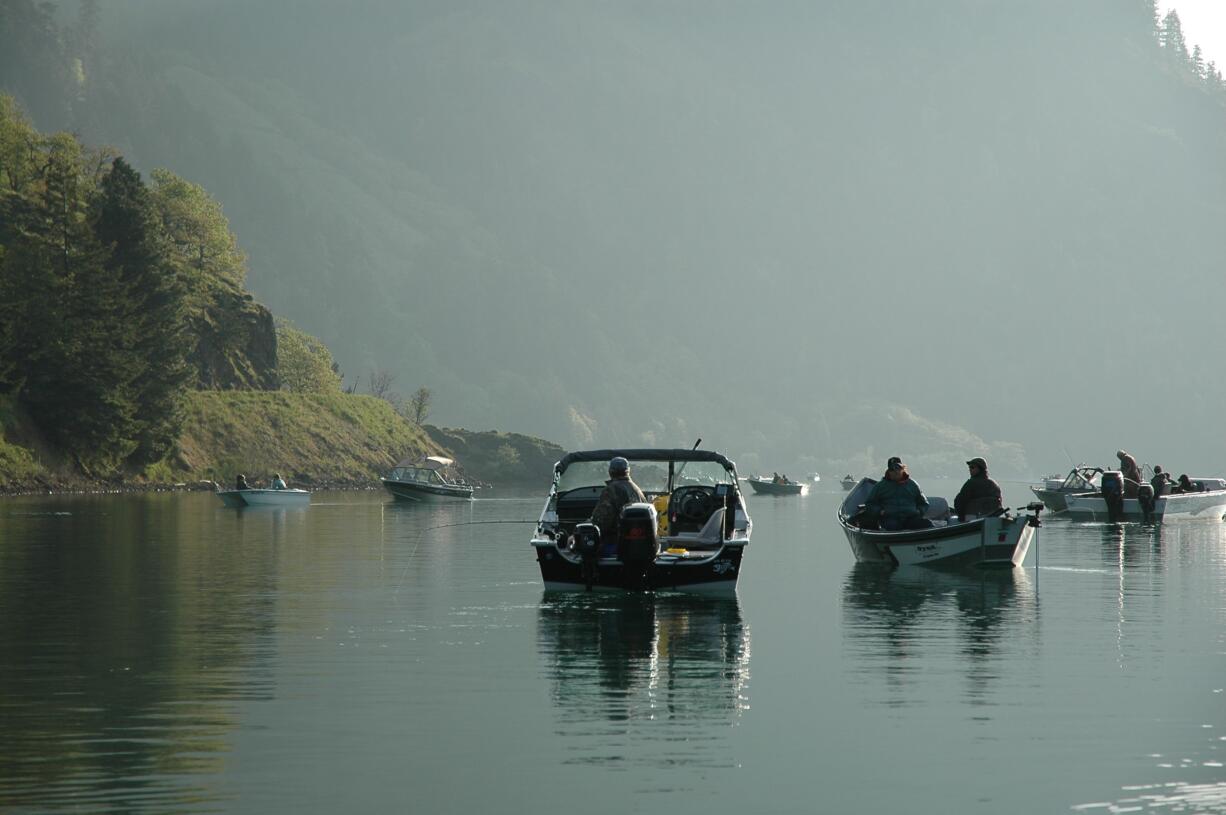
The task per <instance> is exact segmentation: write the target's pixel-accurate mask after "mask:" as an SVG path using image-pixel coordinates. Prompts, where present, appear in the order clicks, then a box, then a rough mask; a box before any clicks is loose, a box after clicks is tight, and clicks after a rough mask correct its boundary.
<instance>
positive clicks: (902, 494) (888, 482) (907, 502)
mask: <svg viewBox="0 0 1226 815" xmlns="http://www.w3.org/2000/svg"><path fill="white" fill-rule="evenodd" d="M864 508H865V510H866V511H867V512H868V515H869V517H870V518H876V519H878V522H879V523H880V524H881V528H882V529H884V530H885V531H887V532H897V531H899V530H902V529H927V528H929V527H930V526H932V521H930V520H928V519H927V518H925V517H924V512H925V511H927V509H928V499H927V498H925V497H924V491H923V490H921V489H920V488H919V484H916V483H915V482H914V481H912V480H911V474H910V473H909V472H907V465H905V464H903V463H902V459H900V458H899V457H898V456H894V457H892V458H891V459H890V460H889V462H888V463H887V464H886V468H885V475H884V476H882V478H881V480H880V481H878V482H877V483H876V484H874V485H873V489H872V491H871V492H870V493H869V494H868V498H867V499H866V500H865V502H864Z"/></svg>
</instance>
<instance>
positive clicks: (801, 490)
mask: <svg viewBox="0 0 1226 815" xmlns="http://www.w3.org/2000/svg"><path fill="white" fill-rule="evenodd" d="M745 481H746V483H748V484H749V486H751V487H753V491H754V492H755V493H757V494H758V495H804V494H805V493H807V492H808V491H809V486H808V485H807V484H799V483H797V482H795V481H786V482H781V481H772V480H771V479H769V478H747V479H745Z"/></svg>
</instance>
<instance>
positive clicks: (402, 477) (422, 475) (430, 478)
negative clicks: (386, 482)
mask: <svg viewBox="0 0 1226 815" xmlns="http://www.w3.org/2000/svg"><path fill="white" fill-rule="evenodd" d="M391 480H392V481H415V482H417V483H419V484H439V483H444V484H445V483H446V481H445V480H444V479H443V477H442V476H441V475H439V473H438V471H437V470H427V469H424V468H422V467H397V468H396V469H394V470H392V479H391Z"/></svg>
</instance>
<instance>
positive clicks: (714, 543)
mask: <svg viewBox="0 0 1226 815" xmlns="http://www.w3.org/2000/svg"><path fill="white" fill-rule="evenodd" d="M724 512H725V510H724V508H723V507H720V508H719V509H717V510H715V511H714V512H712V513H711V517H710V518H707V522H706V523H705V524H703V525H702V529H700V530H698V531H697V532H679V533H677V534H670V535H669V536H668V540H669V541H675V542H677V543H679V544H681V545H682V546H684V547H685V548H686V549H718V548H719V547H721V546H723V545H724Z"/></svg>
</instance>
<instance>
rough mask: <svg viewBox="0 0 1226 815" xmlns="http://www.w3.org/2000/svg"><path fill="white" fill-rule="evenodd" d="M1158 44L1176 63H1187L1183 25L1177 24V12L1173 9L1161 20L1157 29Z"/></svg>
mask: <svg viewBox="0 0 1226 815" xmlns="http://www.w3.org/2000/svg"><path fill="white" fill-rule="evenodd" d="M1158 43H1159V44H1160V45H1161V46H1162V47H1163V48H1165V49H1167V51H1168V52H1169V53H1170V54H1171V56H1172V58H1174V59H1175V60H1176V61H1177V62H1180V63H1186V62H1188V60H1189V57H1188V43H1187V41H1186V40H1185V39H1184V36H1183V24H1182V23H1180V22H1179V12H1177V11H1175V9H1171V10H1170V11H1168V12H1167V13H1166V16H1165V17H1163V18H1162V25H1161V27H1159V29H1158Z"/></svg>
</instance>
